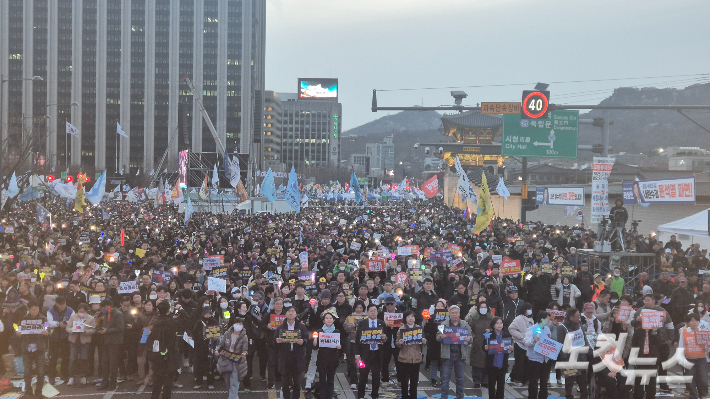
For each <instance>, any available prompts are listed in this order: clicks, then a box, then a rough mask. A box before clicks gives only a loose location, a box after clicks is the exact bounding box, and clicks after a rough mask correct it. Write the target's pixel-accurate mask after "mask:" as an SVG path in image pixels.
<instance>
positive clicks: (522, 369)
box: [508, 303, 534, 387]
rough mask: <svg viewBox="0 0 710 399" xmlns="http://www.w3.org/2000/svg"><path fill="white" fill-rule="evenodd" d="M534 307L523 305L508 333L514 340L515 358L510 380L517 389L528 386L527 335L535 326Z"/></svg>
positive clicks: (527, 304)
mask: <svg viewBox="0 0 710 399" xmlns="http://www.w3.org/2000/svg"><path fill="white" fill-rule="evenodd" d="M532 312H533V311H532V305H531V304H529V303H523V305H522V306H521V307H520V309H518V315H517V316H516V317H515V319H513V321H512V322H511V323H510V325H509V326H508V332H509V333H510V336H511V337H512V338H513V343H514V345H513V354H514V358H515V363H513V370H512V371H511V372H510V380H511V381H512V382H513V383H514V384H516V385H517V387H523V386H526V385H527V384H528V375H529V370H528V367H527V366H528V358H527V354H526V351H527V345H525V334H526V332H527V330H528V328H530V327H532V325H533V324H534V322H533V319H532Z"/></svg>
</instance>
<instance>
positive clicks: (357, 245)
mask: <svg viewBox="0 0 710 399" xmlns="http://www.w3.org/2000/svg"><path fill="white" fill-rule="evenodd" d="M360 247H362V244H360V243H359V242H357V241H353V242H351V243H350V249H354V250H355V251H359V250H360Z"/></svg>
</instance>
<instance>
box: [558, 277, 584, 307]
mask: <svg viewBox="0 0 710 399" xmlns="http://www.w3.org/2000/svg"><path fill="white" fill-rule="evenodd" d="M555 288H557V289H558V290H559V295H558V296H557V304H558V305H560V306H562V305H563V304H564V292H563V287H562V282H561V281H560V280H557V284H555ZM569 290H570V293H569V306H570V307H572V308H574V307H575V305H576V303H577V298H579V297H580V296H582V292H581V291H580V290H579V288H577V286H576V285H574V284H570V285H569Z"/></svg>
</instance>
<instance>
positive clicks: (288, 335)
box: [281, 330, 301, 344]
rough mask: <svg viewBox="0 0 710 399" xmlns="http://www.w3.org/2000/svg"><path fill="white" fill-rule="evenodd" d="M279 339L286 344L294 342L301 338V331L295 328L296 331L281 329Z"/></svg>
mask: <svg viewBox="0 0 710 399" xmlns="http://www.w3.org/2000/svg"><path fill="white" fill-rule="evenodd" d="M281 339H282V340H283V342H284V343H287V344H295V343H296V340H299V339H301V331H299V330H296V331H286V330H284V331H282V332H281Z"/></svg>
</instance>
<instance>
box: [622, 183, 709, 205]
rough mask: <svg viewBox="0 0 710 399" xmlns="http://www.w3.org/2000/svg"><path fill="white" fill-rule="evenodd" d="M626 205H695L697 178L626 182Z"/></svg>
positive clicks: (624, 188)
mask: <svg viewBox="0 0 710 399" xmlns="http://www.w3.org/2000/svg"><path fill="white" fill-rule="evenodd" d="M622 190H623V192H624V205H634V204H650V203H654V204H695V177H694V176H693V177H678V178H673V179H658V180H638V181H625V182H624V183H623V184H622Z"/></svg>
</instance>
